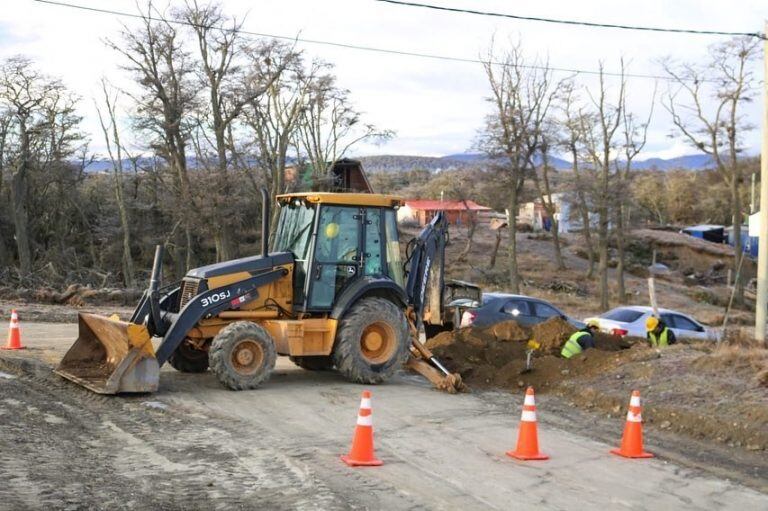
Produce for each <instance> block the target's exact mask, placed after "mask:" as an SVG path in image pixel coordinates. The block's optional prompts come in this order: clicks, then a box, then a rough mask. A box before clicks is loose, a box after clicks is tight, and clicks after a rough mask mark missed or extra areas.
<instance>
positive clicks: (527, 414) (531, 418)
mask: <svg viewBox="0 0 768 511" xmlns="http://www.w3.org/2000/svg"><path fill="white" fill-rule="evenodd" d="M520 420H521V421H523V422H536V412H533V411H531V410H523V416H522V417H520Z"/></svg>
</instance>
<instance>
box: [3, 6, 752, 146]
mask: <svg viewBox="0 0 768 511" xmlns="http://www.w3.org/2000/svg"><path fill="white" fill-rule="evenodd" d="M77 3H79V4H82V5H91V6H94V7H104V6H105V5H107V3H106V2H103V1H97V0H79V1H78V2H77ZM442 3H443V4H445V5H456V6H460V7H466V6H467V5H468V3H467V2H466V0H464V1H459V0H445V1H443V2H442ZM14 4H15V5H14V6H13V9H3V10H2V12H0V43H1V44H0V56H1V57H7V56H10V55H13V54H17V53H24V54H27V55H29V56H31V57H32V58H33V59H35V60H36V61H37V62H38V64H39V66H40V67H41V68H42V69H44V70H45V71H46V72H48V73H49V74H52V75H57V76H61V77H62V78H63V80H64V81H65V83H66V84H67V85H68V86H69V87H71V88H72V89H73V90H74V91H76V92H77V93H78V94H79V95H81V96H82V97H83V98H84V101H83V103H82V110H83V113H84V115H85V117H86V120H85V128H86V129H87V130H88V131H90V132H92V133H93V135H94V138H95V139H98V138H99V137H98V125H97V124H96V121H95V114H94V112H93V108H92V101H91V98H92V97H93V96H94V95H95V94H96V93H97V85H98V80H99V78H100V76H102V75H106V76H108V77H110V79H111V80H112V81H113V82H115V83H117V84H128V83H129V82H130V78H129V77H127V76H126V75H125V72H123V71H121V70H120V65H121V64H122V60H121V59H120V57H119V56H118V55H116V54H115V52H113V51H110V50H108V49H107V48H106V47H105V46H104V44H103V40H104V39H105V38H115V37H116V36H117V34H118V32H119V30H120V28H121V24H122V23H127V24H128V25H132V24H134V23H135V22H133V21H131V20H121V19H117V18H115V17H113V16H108V15H103V14H95V13H88V12H83V11H75V10H70V9H65V8H62V7H56V6H52V5H45V4H40V3H35V2H18V1H16V2H14ZM223 4H224V8H225V10H226V11H227V12H229V13H231V14H233V15H237V16H239V17H243V16H245V28H246V29H248V30H252V31H257V32H262V33H273V34H278V35H285V36H288V37H295V36H297V35H300V37H302V38H306V39H322V40H330V41H335V42H340V43H349V44H357V45H362V46H373V47H383V48H391V49H395V50H402V51H416V52H424V53H433V54H439V55H448V56H455V57H461V58H470V59H472V58H477V56H478V55H479V54H480V53H481V52H484V51H485V50H487V48H488V47H489V45H490V41H491V37H492V36H495V38H496V41H497V42H498V43H502V42H506V41H507V40H509V38H512V39H514V40H517V39H519V40H520V41H522V43H523V45H524V48H525V50H526V52H528V53H529V54H530V55H539V56H541V57H543V58H548V59H549V61H550V63H551V65H553V66H559V67H568V68H584V69H595V68H597V64H598V62H599V61H600V60H602V61H604V62H605V66H606V68H607V69H609V70H615V69H617V68H618V63H619V59H620V58H621V57H624V58H625V59H627V60H628V61H630V62H631V67H630V70H631V71H632V72H634V73H649V74H658V73H659V72H660V70H659V68H658V66H657V65H656V64H655V60H656V59H657V58H659V57H662V56H664V55H667V54H672V55H675V56H676V57H678V58H680V59H683V60H698V59H701V58H702V57H703V55H704V52H705V50H706V46H707V45H708V44H711V43H713V42H716V41H718V40H722V39H721V38H714V37H697V36H682V35H669V34H649V33H641V32H628V31H621V30H595V29H585V28H580V27H567V26H558V25H547V24H541V23H525V22H514V21H512V20H499V19H495V18H487V17H479V16H468V15H457V14H451V13H437V12H434V11H427V10H423V9H415V8H405V7H398V6H393V5H387V4H382V3H378V2H361V1H359V0H326V1H324V2H318V1H316V0H284V1H282V2H259V3H258V4H254V2H253V1H252V0H224V2H223ZM108 6H109V8H110V9H116V10H123V11H129V12H135V9H136V4H135V2H134V0H112V1H110V2H109V3H108ZM483 8H484V9H487V10H489V11H501V12H513V13H516V14H522V15H534V16H536V15H539V16H551V17H558V18H572V19H580V20H599V21H605V22H609V23H624V22H631V23H636V24H646V25H656V26H686V27H691V28H718V29H723V30H747V31H750V30H751V31H758V30H760V28H761V27H760V23H759V20H762V19H763V18H764V17H765V8H764V2H763V0H760V1H758V0H743V1H740V2H739V6H738V8H727V9H724V8H723V4H722V2H720V1H719V0H717V1H716V0H701V1H699V0H679V1H677V2H669V1H667V0H647V1H645V2H643V3H642V7H641V8H638V4H637V2H636V1H634V0H632V1H630V0H595V1H590V2H588V3H585V2H573V1H570V0H553V1H550V2H528V3H521V2H514V3H511V2H508V1H502V0H486V1H484V2H483ZM300 47H302V48H303V49H305V50H306V52H307V54H308V55H310V56H313V57H320V58H323V59H325V60H327V61H329V62H332V63H334V64H335V66H336V73H337V75H338V77H339V84H340V85H341V86H343V87H346V88H348V89H350V90H351V92H352V97H353V99H354V101H355V102H356V104H357V105H358V107H359V108H360V109H361V110H362V111H363V112H365V115H366V121H369V122H373V123H374V124H376V125H378V126H380V127H382V128H387V129H392V130H395V131H396V132H397V133H398V137H397V138H396V139H395V140H393V141H391V142H390V143H389V144H387V145H386V146H382V147H376V146H361V148H358V151H360V150H362V149H366V150H367V149H370V150H371V151H373V152H380V151H386V152H409V153H413V154H446V153H451V152H457V151H462V150H464V149H467V148H468V147H470V146H471V145H472V142H473V140H474V138H475V133H476V132H477V129H478V128H480V127H481V126H482V122H483V119H484V117H485V115H486V114H487V113H488V111H489V110H488V109H489V105H488V104H487V103H486V102H485V101H484V99H483V98H484V97H486V96H487V95H488V93H489V91H488V87H487V84H486V80H485V76H484V74H483V70H482V67H481V66H479V65H476V64H465V63H455V62H445V61H436V60H427V59H418V58H414V57H407V56H395V55H385V54H380V53H374V52H365V51H359V50H353V49H343V48H335V47H329V46H322V45H314V44H303V43H300ZM560 76H562V75H560ZM579 80H581V81H582V82H583V83H585V84H586V85H587V86H591V87H594V85H595V80H594V78H591V77H588V76H583V77H579ZM652 90H653V81H652V80H644V79H630V80H629V94H630V108H631V109H632V110H633V111H636V112H637V113H638V115H640V116H643V115H645V113H646V112H647V109H648V106H649V105H648V102H649V100H650V95H651V92H652ZM760 108H761V105H760V104H759V102H756V103H754V104H752V105H751V106H750V107H749V109H748V110H746V111H745V115H746V117H747V118H748V119H750V120H751V121H752V122H753V123H754V124H758V125H759V121H760V115H759V113H760ZM669 125H670V122H669V118H668V115H667V114H666V113H665V112H663V111H662V109H661V108H660V107H658V105H657V109H656V115H655V117H654V120H653V123H652V125H651V129H650V139H651V141H649V153H653V154H670V155H673V154H674V155H677V151H685V152H688V153H690V152H691V151H690V148H689V147H686V146H685V144H684V143H681V142H680V140H676V139H669V138H667V134H668V132H669ZM748 142H749V145H750V148H751V150H752V151H753V152H754V151H756V150H757V148H758V147H759V140H758V137H757V136H756V133H752V134H750V136H749V138H748ZM681 154H682V153H681Z"/></svg>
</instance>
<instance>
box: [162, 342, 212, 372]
mask: <svg viewBox="0 0 768 511" xmlns="http://www.w3.org/2000/svg"><path fill="white" fill-rule="evenodd" d="M168 363H169V364H171V367H173V368H174V369H176V370H177V371H179V372H182V373H204V372H206V371H207V370H208V352H206V351H204V350H199V349H197V348H195V347H194V346H192V345H191V344H190V343H189V342H188V341H186V340H184V341H183V342H182V343H181V344H179V347H178V348H176V350H175V351H174V352H173V353H171V356H170V357H168Z"/></svg>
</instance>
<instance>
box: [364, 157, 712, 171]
mask: <svg viewBox="0 0 768 511" xmlns="http://www.w3.org/2000/svg"><path fill="white" fill-rule="evenodd" d="M359 159H360V161H362V162H363V167H365V169H366V171H368V172H396V171H408V170H417V169H423V170H429V171H432V172H439V171H443V170H456V169H464V168H476V167H481V166H486V165H490V164H492V163H493V162H492V160H490V159H489V158H488V157H487V156H486V155H484V154H480V153H460V154H449V155H447V156H440V157H429V156H407V155H381V156H363V157H361V158H359ZM549 164H550V165H551V166H552V167H554V168H556V169H558V170H570V169H571V163H570V162H569V161H567V160H563V159H561V158H557V157H554V156H553V157H550V160H549ZM712 164H713V160H712V158H711V157H710V156H707V155H704V154H691V155H687V156H679V157H677V158H670V159H663V158H649V159H647V160H638V161H635V162H633V163H632V167H633V168H635V169H637V170H664V171H666V170H674V169H689V170H704V169H707V168H711V167H712Z"/></svg>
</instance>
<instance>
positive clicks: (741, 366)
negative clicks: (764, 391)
mask: <svg viewBox="0 0 768 511" xmlns="http://www.w3.org/2000/svg"><path fill="white" fill-rule="evenodd" d="M693 366H694V367H695V368H696V369H699V370H702V371H708V372H717V373H720V372H722V371H729V372H733V373H741V374H744V375H745V376H747V377H749V378H751V379H752V381H753V382H754V383H755V384H756V385H758V386H764V387H768V349H766V348H765V345H764V344H763V343H758V342H757V341H755V340H754V339H753V338H752V337H751V336H749V335H746V334H745V333H744V331H743V330H741V329H733V330H729V331H727V332H726V335H725V340H724V341H723V342H722V343H721V344H720V345H719V346H717V347H716V348H715V349H714V350H712V351H711V352H710V353H708V354H706V355H703V356H701V357H699V358H697V359H696V360H695V361H694V362H693Z"/></svg>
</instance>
